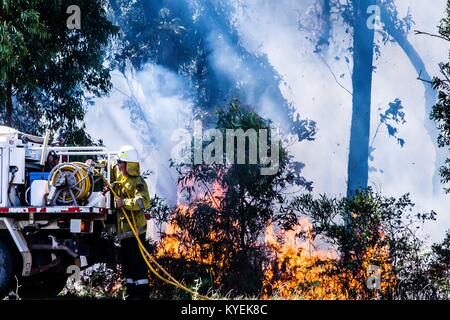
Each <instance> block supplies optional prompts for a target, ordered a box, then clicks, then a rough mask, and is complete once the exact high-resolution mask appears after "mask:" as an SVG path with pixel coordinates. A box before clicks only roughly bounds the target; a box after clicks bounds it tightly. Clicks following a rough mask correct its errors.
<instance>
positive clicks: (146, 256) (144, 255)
mask: <svg viewBox="0 0 450 320" xmlns="http://www.w3.org/2000/svg"><path fill="white" fill-rule="evenodd" d="M94 171H95V172H96V173H97V174H98V175H99V176H100V177H102V179H103V181H104V183H105V184H106V185H107V186H108V188H109V190H110V191H111V193H112V194H113V196H114V198H118V196H117V193H116V192H115V191H114V189H113V187H112V186H111V184H110V183H109V181H107V180H106V179H105V177H104V176H103V175H102V174H101V173H100V172H98V171H97V170H96V169H94ZM120 209H121V210H122V213H123V215H124V217H125V219H126V220H127V222H128V224H129V226H130V228H131V231H132V232H133V235H134V237H135V238H136V240H137V242H138V247H139V251H140V252H141V255H142V258H143V259H144V261H145V263H146V264H147V266H148V268H149V269H150V271H151V272H152V273H153V274H154V275H155V276H156V277H157V278H158V279H160V280H162V281H163V282H165V283H167V284H170V285H172V286H174V287H176V288H178V289H180V290H183V291H186V292H187V293H189V294H191V295H193V296H194V297H199V298H200V299H202V300H212V299H211V298H210V297H207V296H204V295H201V294H199V293H197V292H195V291H193V290H192V289H189V288H188V287H186V286H184V285H183V284H182V283H180V282H179V281H178V280H176V279H175V278H174V277H173V276H172V275H171V274H170V273H169V272H168V271H167V270H166V269H164V268H163V267H162V266H161V265H160V264H159V263H158V261H156V259H155V258H154V257H153V256H152V255H151V254H150V253H149V252H148V250H147V249H146V248H145V246H144V244H143V243H142V241H141V239H140V238H139V234H138V233H137V230H136V226H135V224H134V223H132V221H131V220H130V217H129V216H128V214H127V213H126V211H125V209H124V208H120ZM149 260H150V261H151V262H152V263H154V264H155V265H156V267H157V268H158V269H160V270H161V271H162V272H163V273H164V274H165V275H166V276H167V277H168V278H169V279H166V278H164V277H163V276H161V275H160V274H159V273H158V271H157V270H156V269H155V268H154V267H153V266H152V265H151V264H150V261H149Z"/></svg>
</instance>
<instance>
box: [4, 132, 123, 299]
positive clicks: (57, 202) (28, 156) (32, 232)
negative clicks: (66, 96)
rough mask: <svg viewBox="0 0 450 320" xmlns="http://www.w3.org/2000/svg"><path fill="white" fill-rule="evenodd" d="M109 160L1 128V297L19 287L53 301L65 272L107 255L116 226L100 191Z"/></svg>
mask: <svg viewBox="0 0 450 320" xmlns="http://www.w3.org/2000/svg"><path fill="white" fill-rule="evenodd" d="M113 155H114V153H112V152H109V151H108V150H107V149H106V148H104V147H66V146H61V145H60V144H59V143H58V141H53V142H52V141H50V134H49V132H47V133H46V135H45V136H44V137H38V136H33V135H29V134H25V133H21V132H19V131H17V130H15V129H12V128H9V127H4V126H0V298H3V296H4V295H5V294H8V293H9V292H11V290H13V292H15V293H17V288H19V290H18V295H19V296H20V295H21V290H22V293H25V292H34V293H37V292H39V291H43V292H45V296H46V297H48V296H51V295H52V293H53V294H55V293H58V292H59V291H60V290H61V289H62V288H63V287H64V285H65V283H66V280H67V277H68V276H69V275H70V274H69V273H68V270H82V269H84V268H87V267H89V266H91V265H93V264H95V263H98V262H101V261H104V259H106V256H107V255H110V250H112V243H113V241H112V239H113V235H114V231H115V230H114V228H115V223H114V215H113V214H112V212H113V211H112V209H111V199H110V197H111V196H110V194H109V192H106V191H105V188H104V187H105V181H109V179H110V162H111V161H110V160H111V159H112V156H113ZM88 158H89V159H91V158H97V159H104V160H106V161H104V163H106V165H103V166H100V165H95V164H94V162H93V163H92V164H86V163H85V160H86V159H88ZM36 296H37V297H39V295H36Z"/></svg>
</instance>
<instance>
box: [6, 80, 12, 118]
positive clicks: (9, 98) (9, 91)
mask: <svg viewBox="0 0 450 320" xmlns="http://www.w3.org/2000/svg"><path fill="white" fill-rule="evenodd" d="M12 114H13V102H12V83H11V81H8V82H7V83H6V119H5V120H6V125H7V126H8V127H12Z"/></svg>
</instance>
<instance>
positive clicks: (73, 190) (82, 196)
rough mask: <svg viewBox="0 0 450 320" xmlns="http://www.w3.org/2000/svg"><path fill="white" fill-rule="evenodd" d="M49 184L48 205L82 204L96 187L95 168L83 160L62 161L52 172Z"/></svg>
mask: <svg viewBox="0 0 450 320" xmlns="http://www.w3.org/2000/svg"><path fill="white" fill-rule="evenodd" d="M48 186H49V194H48V198H47V204H48V205H74V206H79V205H82V204H83V203H85V202H86V201H87V199H88V198H89V196H90V195H91V194H92V191H93V189H94V173H93V168H92V167H91V166H89V165H87V164H85V163H82V162H66V163H61V164H59V165H57V166H56V167H54V168H53V169H52V171H51V172H50V174H49V176H48Z"/></svg>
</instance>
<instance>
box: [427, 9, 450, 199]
mask: <svg viewBox="0 0 450 320" xmlns="http://www.w3.org/2000/svg"><path fill="white" fill-rule="evenodd" d="M446 14H447V16H446V17H445V18H444V19H442V21H441V23H440V25H439V34H440V36H441V37H442V38H443V39H444V40H447V41H450V1H448V2H447V12H446ZM449 60H450V52H449ZM439 69H440V71H441V78H439V77H435V78H433V82H432V84H433V88H434V89H436V90H438V98H437V102H436V104H435V105H434V106H433V111H432V112H431V116H430V117H431V119H432V120H434V121H435V122H436V124H437V128H438V130H439V136H438V145H439V147H441V148H443V147H448V146H450V61H449V62H447V63H440V64H439ZM440 173H441V176H442V182H443V183H449V182H450V158H447V160H446V162H445V165H444V166H443V167H441V170H440ZM445 190H446V192H450V188H446V189H445Z"/></svg>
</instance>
